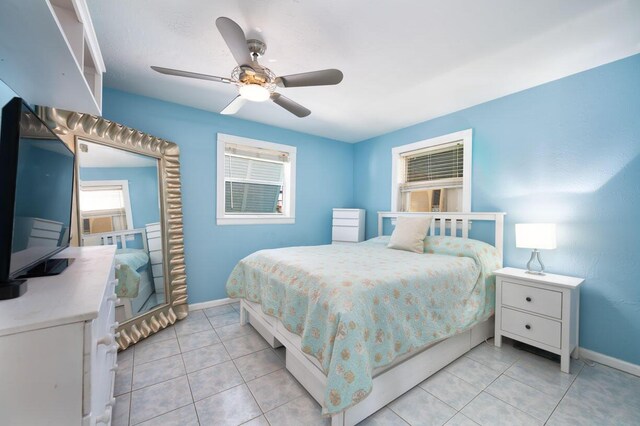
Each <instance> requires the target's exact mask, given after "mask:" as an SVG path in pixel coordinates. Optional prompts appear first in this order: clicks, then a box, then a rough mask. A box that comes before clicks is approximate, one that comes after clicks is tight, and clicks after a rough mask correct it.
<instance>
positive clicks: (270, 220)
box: [216, 216, 296, 225]
mask: <svg viewBox="0 0 640 426" xmlns="http://www.w3.org/2000/svg"><path fill="white" fill-rule="evenodd" d="M294 223H296V218H295V217H282V216H278V217H268V216H267V217H264V216H262V217H261V216H244V217H243V216H236V217H219V218H217V219H216V224H217V225H266V224H268V225H291V224H294Z"/></svg>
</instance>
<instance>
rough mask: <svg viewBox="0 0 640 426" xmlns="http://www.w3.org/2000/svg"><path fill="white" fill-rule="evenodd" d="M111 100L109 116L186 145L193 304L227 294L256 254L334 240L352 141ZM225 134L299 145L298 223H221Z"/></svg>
mask: <svg viewBox="0 0 640 426" xmlns="http://www.w3.org/2000/svg"><path fill="white" fill-rule="evenodd" d="M103 99H104V100H103V116H104V117H105V118H107V119H109V120H113V121H116V122H118V123H122V124H125V125H127V126H131V127H134V128H136V129H138V130H141V131H143V132H147V133H150V134H152V135H154V136H158V137H161V138H165V139H167V140H170V141H172V142H175V143H177V144H178V145H179V146H180V162H181V170H180V171H181V175H182V194H183V196H182V202H183V204H184V205H183V213H184V234H185V254H186V264H187V279H188V294H189V303H197V302H204V301H207V300H213V299H221V298H224V297H226V291H225V287H224V285H225V283H226V280H227V277H228V276H229V273H230V272H231V270H232V269H233V267H234V266H235V264H236V263H237V262H238V260H240V259H241V258H243V257H244V256H247V255H248V254H250V253H253V252H254V251H256V250H261V249H265V248H274V247H284V246H296V245H312V244H327V243H329V242H330V241H331V209H332V208H333V207H349V206H350V204H351V202H352V201H353V151H354V146H353V145H351V144H345V143H342V142H338V141H334V140H330V139H325V138H320V137H316V136H311V135H307V134H303V133H299V132H294V131H290V130H285V129H281V128H277V127H273V126H268V125H264V124H259V123H254V122H250V121H246V120H240V119H237V118H234V117H228V116H223V115H220V114H215V113H211V112H206V111H202V110H197V109H194V108H188V107H184V106H180V105H176V104H172V103H168V102H163V101H159V100H155V99H151V98H146V97H142V96H137V95H132V94H129V93H125V92H120V91H116V90H112V89H105V91H104V98H103ZM265 106H266V105H265ZM218 132H220V133H227V134H232V135H237V136H244V137H249V138H254V139H261V140H265V141H270V142H276V143H282V144H287V145H294V146H296V147H297V180H296V223H295V224H293V225H237V226H217V225H216V210H215V209H216V134H217V133H218Z"/></svg>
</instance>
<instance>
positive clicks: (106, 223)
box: [80, 183, 131, 234]
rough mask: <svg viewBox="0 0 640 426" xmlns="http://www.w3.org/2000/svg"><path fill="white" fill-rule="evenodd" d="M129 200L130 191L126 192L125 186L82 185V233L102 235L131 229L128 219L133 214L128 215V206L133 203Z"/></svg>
mask: <svg viewBox="0 0 640 426" xmlns="http://www.w3.org/2000/svg"><path fill="white" fill-rule="evenodd" d="M125 198H127V199H125ZM128 198H129V191H128V190H125V185H124V184H122V185H109V184H104V185H101V184H99V183H95V184H92V185H86V184H81V186H80V211H81V215H82V233H83V234H100V233H103V232H111V231H123V230H126V229H130V228H129V226H128V220H127V219H128V218H129V217H130V216H131V214H130V213H127V206H128V205H131V202H130V200H128Z"/></svg>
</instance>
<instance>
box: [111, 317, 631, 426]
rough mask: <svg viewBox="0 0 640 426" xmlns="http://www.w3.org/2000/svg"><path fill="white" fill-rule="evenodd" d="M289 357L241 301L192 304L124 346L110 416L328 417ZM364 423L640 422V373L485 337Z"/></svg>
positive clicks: (291, 421) (206, 420) (307, 421)
mask: <svg viewBox="0 0 640 426" xmlns="http://www.w3.org/2000/svg"><path fill="white" fill-rule="evenodd" d="M284 357H285V352H284V350H283V349H278V350H273V349H271V348H270V347H269V346H268V345H267V343H266V342H265V341H264V340H263V339H262V338H261V337H260V336H259V335H258V333H256V332H255V330H253V328H252V327H251V326H244V327H242V326H240V325H239V314H238V306H237V304H236V305H225V306H220V307H216V308H211V309H206V310H203V311H194V312H191V313H190V314H189V317H187V319H185V320H183V321H180V322H179V323H177V324H176V325H175V326H173V327H170V328H168V329H166V330H163V331H162V332H160V333H158V334H155V335H153V336H152V337H150V338H149V339H146V340H144V341H142V342H140V343H138V344H137V345H135V346H134V347H132V348H130V349H128V350H126V351H124V352H121V353H120V354H119V355H118V365H119V368H118V373H117V375H116V388H115V394H116V406H115V410H114V421H113V424H114V426H119V425H128V424H131V425H135V424H143V425H163V426H164V425H167V426H168V425H180V426H182V425H197V424H201V425H239V424H246V425H252V426H256V425H267V426H268V425H271V426H281V425H305V426H307V425H314V424H326V423H327V422H328V420H327V419H323V418H322V417H321V416H320V406H319V405H318V404H317V403H316V402H315V401H314V400H313V399H312V398H311V397H310V396H309V394H308V393H307V392H306V391H305V390H304V389H303V388H302V387H301V386H300V385H299V384H298V382H297V381H296V380H295V379H294V378H293V377H292V376H291V375H290V374H289V373H288V372H287V370H286V369H285V368H284ZM590 364H591V363H590ZM362 424H364V425H385V426H386V425H407V424H411V425H443V424H446V425H449V426H450V425H476V424H480V425H519V424H524V425H528V424H531V425H536V424H537V425H542V424H548V425H565V424H568V425H583V426H584V425H638V424H640V378H638V377H635V376H631V375H629V374H625V373H622V372H620V371H617V370H614V369H611V368H608V367H604V366H602V365H599V364H593V365H585V363H583V362H582V361H573V362H572V365H571V374H564V373H561V372H560V368H559V364H558V363H556V362H553V361H550V360H547V359H545V358H541V357H539V356H535V355H532V354H530V353H528V352H523V351H520V350H517V349H514V348H513V347H512V346H509V345H503V347H502V348H501V349H498V348H495V347H494V346H493V345H491V344H482V345H480V346H478V347H477V348H475V349H474V350H472V351H471V352H469V353H468V354H467V355H466V356H463V357H461V358H459V359H458V360H456V361H454V362H453V363H451V364H450V365H449V366H447V367H446V368H445V369H444V370H443V371H441V372H439V373H437V374H436V375H434V376H432V377H431V378H429V379H428V380H426V381H425V382H423V383H421V384H420V385H419V386H416V387H415V388H414V389H412V390H411V391H409V392H407V393H406V394H404V395H403V396H401V397H400V398H398V399H397V400H395V401H393V402H392V403H390V404H389V405H388V406H387V407H385V408H383V409H382V410H380V411H378V412H377V413H376V414H374V415H373V416H371V417H369V418H368V419H366V420H365V421H364V422H362Z"/></svg>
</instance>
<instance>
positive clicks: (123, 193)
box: [76, 138, 166, 323]
mask: <svg viewBox="0 0 640 426" xmlns="http://www.w3.org/2000/svg"><path fill="white" fill-rule="evenodd" d="M76 165H77V172H78V173H77V176H78V188H77V189H78V190H77V194H78V219H79V221H78V225H79V227H80V239H81V241H80V244H81V245H83V246H98V245H105V244H112V245H117V246H118V249H117V251H116V259H115V263H116V278H117V279H118V284H117V285H116V295H117V296H118V299H119V301H118V302H117V304H116V321H118V322H119V323H124V322H125V321H127V320H129V319H131V318H133V317H136V316H138V315H141V314H144V313H146V312H148V311H150V310H151V309H154V308H155V307H157V306H158V305H162V304H164V303H166V289H165V285H164V266H163V256H162V226H161V225H160V186H159V180H158V172H159V170H158V159H157V158H154V157H151V156H147V155H141V154H136V153H133V152H130V151H125V150H123V149H117V148H113V147H111V146H106V145H102V144H99V143H95V142H90V141H88V140H84V139H81V138H78V139H77V140H76Z"/></svg>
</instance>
